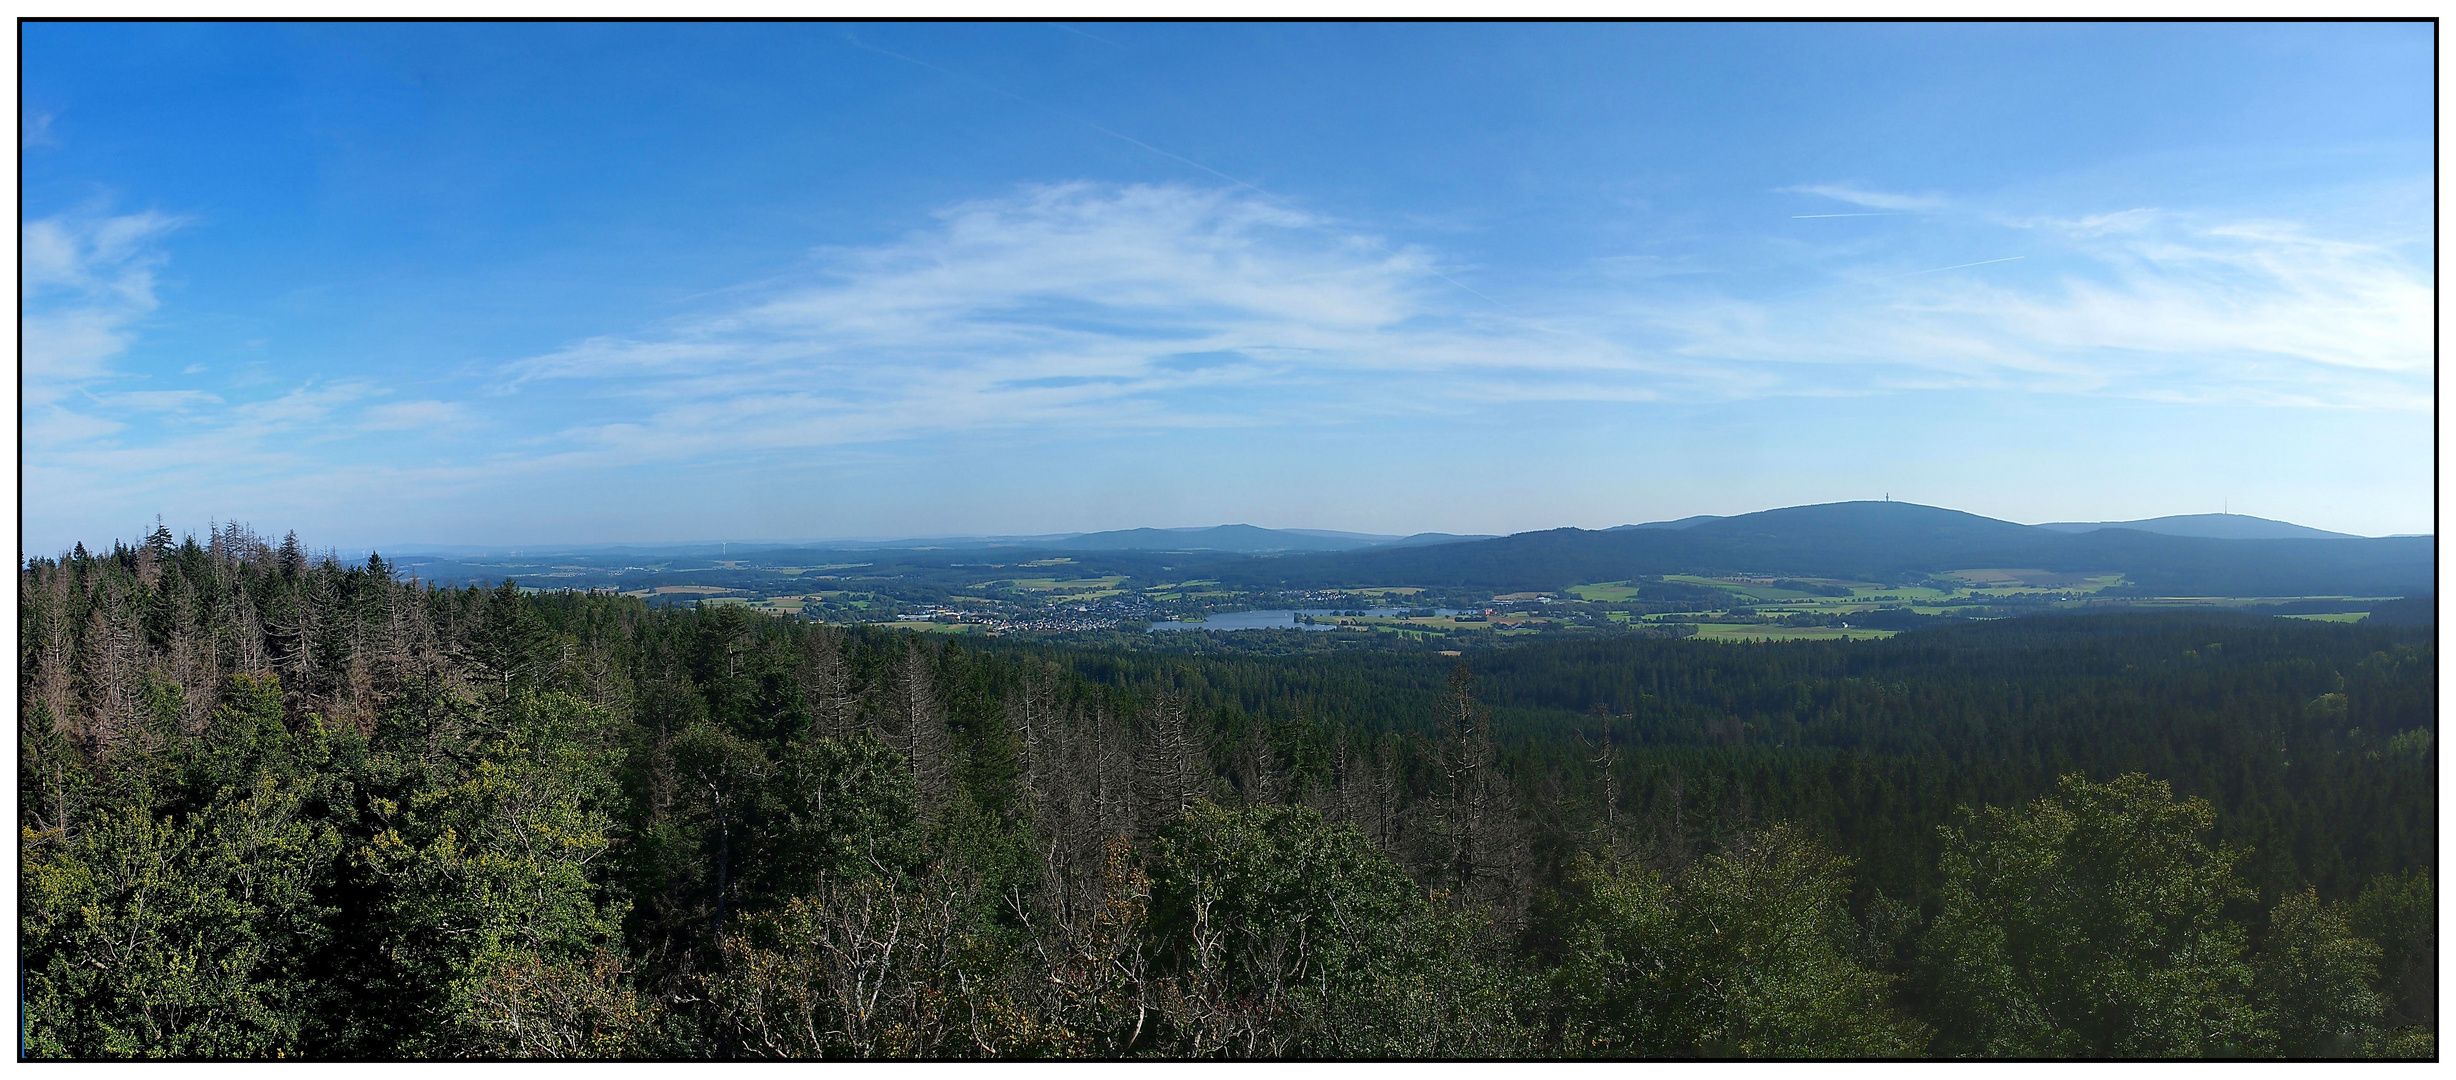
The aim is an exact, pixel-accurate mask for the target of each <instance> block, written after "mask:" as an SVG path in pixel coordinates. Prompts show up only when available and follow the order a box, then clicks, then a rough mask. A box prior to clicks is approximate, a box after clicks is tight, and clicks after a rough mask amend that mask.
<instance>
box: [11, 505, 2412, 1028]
mask: <svg viewBox="0 0 2456 1080" xmlns="http://www.w3.org/2000/svg"><path fill="white" fill-rule="evenodd" d="M20 617H21V621H20V627H21V629H20V640H19V651H20V672H21V676H20V678H21V683H20V703H21V717H22V720H21V728H20V735H19V792H20V794H19V819H20V829H21V831H20V837H21V840H20V852H21V871H20V873H21V878H20V886H19V892H20V923H19V947H20V955H21V968H20V971H21V977H22V980H23V1000H24V1002H25V1015H26V1020H25V1030H24V1032H23V1035H22V1045H23V1046H24V1047H25V1050H24V1052H25V1053H26V1054H29V1055H31V1056H35V1057H81V1058H105V1057H123V1056H126V1057H163V1056H167V1057H217V1058H221V1057H275V1056H282V1057H301V1056H304V1057H326V1058H334V1057H345V1058H374V1057H396V1056H432V1057H481V1058H508V1057H608V1058H612V1057H648V1058H729V1059H752V1058H790V1057H848V1056H849V1057H860V1056H924V1057H1068V1056H1301V1057H1339V1056H1367V1057H1393V1056H1476V1057H1482V1056H1518V1055H1535V1056H1602V1057H1649V1056H1712V1057H1737V1056H1820V1057H1836V1056H1859V1055H1875V1056H1920V1055H1977V1056H2006V1055H2009V1056H2105V1057H2143V1056H2294V1057H2310V1056H2431V1055H2433V1054H2435V1031H2436V987H2437V981H2436V980H2437V976H2436V971H2437V969H2436V922H2435V917H2436V916H2435V900H2434V895H2433V888H2434V886H2433V875H2434V874H2435V870H2436V867H2435V851H2436V832H2435V829H2436V800H2437V787H2436V777H2437V771H2436V760H2437V758H2436V747H2435V725H2436V719H2435V717H2436V693H2437V684H2436V653H2435V646H2434V638H2433V635H2432V632H2431V630H2430V628H2428V627H2395V626H2380V627H2367V626H2349V625H2333V624H2322V623H2308V622H2299V621H2293V620H2286V619H2272V618H2264V617H2253V616H2236V617H2215V616H2205V615H2196V616H2185V615H2143V614H2120V615H2106V616H2073V617H2053V618H2034V619H2009V620H2000V621H1995V622H1988V623H1978V624H1970V625H1962V626H1958V627H1954V628H1950V629H1933V630H1923V631H1918V632H1915V633H1910V634H1906V635H1903V636H1901V637H1898V638H1895V639H1892V640H1889V641H1884V642H1859V643H1851V642H1793V643H1784V644H1750V645H1737V644H1716V643H1708V642H1698V641H1681V640H1634V639H1622V640H1599V641H1556V642H1548V643H1536V644H1531V645H1526V646H1523V647H1519V648H1510V649H1491V650H1481V651H1471V652H1467V653H1466V654H1465V655H1462V656H1458V657H1440V656H1432V655H1424V654H1395V653H1391V654H1376V653H1354V654H1340V655H1308V656H1288V657H1257V656H1239V655H1216V654H1205V655H1184V654H1171V653H1165V652H1155V651H1150V650H1138V651H1132V652H1125V651H1089V650H1069V649H1060V648H1054V647H1049V646H1036V645H1029V644H1001V643H997V642H990V643H987V644H973V645H969V646H960V645H951V644H948V643H945V642H944V641H943V640H937V639H931V638H927V637H924V636H914V635H909V634H899V633H892V632H886V631H870V630H847V629H843V628H837V627H829V626H822V625H816V624H812V623H807V622H803V621H800V620H797V619H790V618H775V617H770V616H766V615H760V614H755V613H751V612H747V611H744V610H742V609H741V608H739V607H725V608H709V609H705V610H692V609H677V608H650V607H648V606H647V605H645V604H643V603H641V602H640V601H638V600H635V599H630V598H625V597H620V596H610V595H604V594H581V593H561V594H542V595H533V596H531V595H523V594H521V593H520V592H519V591H518V590H516V589H514V588H512V587H510V586H508V585H507V586H505V587H502V588H498V589H494V590H478V589H459V590H452V589H436V588H430V587H427V586H424V585H421V584H419V583H416V582H414V581H403V580H399V579H396V577H395V575H394V574H393V573H392V572H391V569H390V568H389V567H387V566H385V565H384V564H383V563H382V562H381V561H380V560H376V559H370V560H369V561H368V563H367V564H365V565H358V566H343V565H338V564H336V563H334V562H332V561H330V560H319V559H315V558H312V557H310V556H309V555H307V554H306V553H305V552H303V551H301V550H300V549H299V547H298V545H297V544H296V542H295V541H294V540H292V541H285V542H283V543H282V544H280V545H278V546H276V545H273V544H270V543H267V542H266V541H264V540H262V539H260V538H258V537H256V536H254V535H252V534H250V533H248V532H246V531H245V530H242V529H236V528H233V529H228V530H225V531H222V532H219V533H216V534H215V535H213V536H211V537H209V538H208V539H207V540H206V541H205V542H203V543H199V542H197V541H196V540H194V539H192V538H191V539H188V540H186V541H184V542H182V541H179V540H177V539H175V538H174V537H172V536H171V535H170V534H169V533H168V532H166V531H157V532H156V533H155V534H154V535H153V536H152V537H151V538H149V539H148V540H147V541H146V542H144V543H142V544H140V545H137V546H134V547H126V546H119V547H115V548H114V549H113V550H111V551H110V552H108V553H103V554H93V553H88V552H86V551H85V550H84V549H82V548H80V549H79V550H78V551H77V552H75V553H73V554H71V555H69V556H67V557H65V558H63V559H59V560H51V559H37V560H31V561H29V562H28V563H27V564H26V565H25V566H24V568H23V569H22V571H21V575H20Z"/></svg>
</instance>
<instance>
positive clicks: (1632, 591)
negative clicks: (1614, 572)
mask: <svg viewBox="0 0 2456 1080" xmlns="http://www.w3.org/2000/svg"><path fill="white" fill-rule="evenodd" d="M1569 595H1571V596H1575V597H1577V598H1578V599H1580V600H1598V601H1603V602H1606V603H1609V602H1612V601H1618V600H1626V599H1628V598H1630V597H1632V596H1635V595H1637V586H1634V585H1631V584H1629V583H1628V582H1625V581H1607V582H1604V583H1602V584H1600V585H1572V586H1570V587H1569Z"/></svg>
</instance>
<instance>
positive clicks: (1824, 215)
mask: <svg viewBox="0 0 2456 1080" xmlns="http://www.w3.org/2000/svg"><path fill="white" fill-rule="evenodd" d="M1909 216H1910V215H1909V214H1898V213H1887V214H1793V215H1791V220H1793V221H1798V220H1801V219H1803V218H1820V217H1909Z"/></svg>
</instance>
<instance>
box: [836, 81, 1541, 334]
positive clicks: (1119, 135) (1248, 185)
mask: <svg viewBox="0 0 2456 1080" xmlns="http://www.w3.org/2000/svg"><path fill="white" fill-rule="evenodd" d="M1084 36H1086V37H1089V36H1090V35H1088V34H1086V35H1084ZM844 40H845V43H846V44H848V45H851V46H852V47H854V48H856V49H861V50H863V51H865V52H874V53H877V54H879V55H880V56H886V57H892V58H894V59H897V60H901V61H903V62H905V63H907V64H911V65H913V66H915V67H922V68H928V69H929V70H931V71H935V72H937V73H939V74H941V75H944V76H946V77H948V78H950V79H959V80H962V81H964V82H968V83H971V84H972V85H974V86H977V87H980V88H981V89H983V90H987V91H989V92H990V93H993V94H996V95H998V96H1000V97H1003V98H1008V99H1010V100H1013V101H1018V102H1021V103H1023V104H1025V105H1029V106H1031V107H1033V108H1035V109H1039V110H1041V111H1043V112H1047V113H1052V114H1054V115H1057V116H1060V117H1064V118H1065V119H1068V120H1072V121H1074V122H1075V123H1078V124H1081V125H1083V126H1084V127H1087V128H1090V129H1092V130H1093V131H1097V132H1099V133H1101V134H1103V135H1106V136H1108V137H1110V138H1112V139H1118V140H1121V141H1124V142H1128V143H1132V144H1134V145H1136V146H1139V147H1142V148H1143V149H1145V150H1149V151H1151V152H1152V153H1154V154H1158V155H1160V156H1161V157H1164V158H1167V159H1169V160H1170V161H1175V162H1179V163H1182V164H1185V165H1189V166H1192V167H1194V168H1197V169H1200V170H1202V171H1204V172H1207V173H1210V174H1211V175H1213V176H1216V177H1219V178H1220V179H1222V180H1226V181H1228V182H1229V183H1231V184H1235V185H1236V186H1238V187H1241V188H1244V189H1246V190H1247V191H1251V192H1253V193H1254V194H1256V195H1260V196H1262V197H1263V199H1265V200H1267V201H1269V202H1270V203H1272V204H1273V205H1275V206H1278V207H1279V208H1280V209H1282V210H1286V211H1289V212H1290V213H1297V214H1302V213H1304V211H1302V210H1299V209H1298V208H1297V207H1295V206H1293V205H1291V204H1290V203H1289V202H1288V201H1287V200H1285V199H1282V198H1280V197H1279V196H1277V195H1273V194H1271V193H1270V192H1268V191H1265V190H1263V189H1262V186H1261V185H1259V184H1255V183H1252V182H1250V181H1245V180H1239V179H1237V178H1236V177H1233V176H1230V175H1228V174H1227V173H1224V172H1221V171H1219V170H1218V169H1214V168H1212V167H1210V166H1208V165H1205V164H1203V163H1202V162H1199V161H1196V160H1194V159H1193V158H1190V157H1186V156H1184V155H1182V154H1172V153H1170V152H1168V151H1166V150H1162V149H1160V148H1159V147H1157V146H1153V145H1151V144H1150V143H1147V142H1144V141H1143V140H1141V139H1137V138H1135V137H1134V136H1132V135H1128V134H1126V133H1124V132H1122V131H1117V130H1114V129H1111V128H1106V127H1102V126H1101V125H1099V124H1095V123H1093V122H1091V121H1089V120H1086V119H1084V118H1082V117H1080V116H1076V115H1075V114H1073V113H1070V112H1067V111H1066V110H1064V109H1060V108H1057V107H1055V106H1052V105H1044V104H1041V103H1040V102H1037V101H1034V100H1032V99H1031V98H1028V97H1025V96H1023V95H1021V94H1018V93H1015V92H1013V91H1010V90H1006V89H1003V88H1001V87H998V86H993V85H991V84H989V83H985V82H982V81H981V80H979V79H975V78H973V77H972V76H970V75H966V74H964V73H962V72H959V71H950V70H948V69H946V68H942V67H939V66H938V65H936V64H933V63H930V62H928V61H926V60H915V59H913V58H912V57H909V56H906V55H904V54H902V53H899V52H892V51H889V50H887V49H882V48H879V47H878V46H876V45H872V44H870V43H868V42H865V41H863V40H861V39H860V38H857V37H854V36H853V35H851V34H846V35H844ZM1307 216H1308V217H1310V216H1311V215H1307ZM1316 228H1320V227H1319V226H1316ZM1322 231H1324V232H1329V231H1330V230H1328V229H1323V230H1322ZM1334 235H1337V234H1334ZM1341 239H1348V237H1345V236H1341ZM1424 272H1425V273H1428V274H1431V275H1433V276H1434V277H1437V278H1440V279H1441V280H1443V281H1446V282H1449V283H1450V284H1452V285H1456V286H1458V287H1459V288H1460V289H1463V290H1465V291H1466V292H1467V293H1468V294H1469V295H1472V296H1474V297H1476V298H1477V299H1479V300H1482V301H1484V302H1485V303H1487V304H1491V305H1492V306H1494V307H1497V308H1500V309H1501V310H1503V311H1509V310H1510V307H1509V305H1507V304H1504V303H1502V302H1500V301H1498V300H1495V299H1493V298H1492V297H1489V296H1486V295H1484V294H1483V293H1481V292H1478V291H1477V290H1475V289H1473V288H1470V287H1469V286H1468V285H1467V283H1466V282H1463V281H1460V280H1458V279H1457V278H1454V277H1451V276H1450V275H1448V274H1444V273H1442V272H1441V271H1439V270H1435V269H1433V268H1432V267H1429V266H1428V267H1425V268H1424Z"/></svg>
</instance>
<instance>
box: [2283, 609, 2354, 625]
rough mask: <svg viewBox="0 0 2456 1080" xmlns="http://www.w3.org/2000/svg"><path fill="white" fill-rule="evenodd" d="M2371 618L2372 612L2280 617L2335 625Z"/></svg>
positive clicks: (2341, 612) (2342, 612)
mask: <svg viewBox="0 0 2456 1080" xmlns="http://www.w3.org/2000/svg"><path fill="white" fill-rule="evenodd" d="M2370 617H2371V613H2370V612H2367V611H2340V612H2333V613H2331V614H2327V615H2281V616H2279V618H2285V619H2309V620H2311V621H2312V622H2333V623H2358V622H2361V621H2362V620H2364V619H2367V618H2370Z"/></svg>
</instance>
